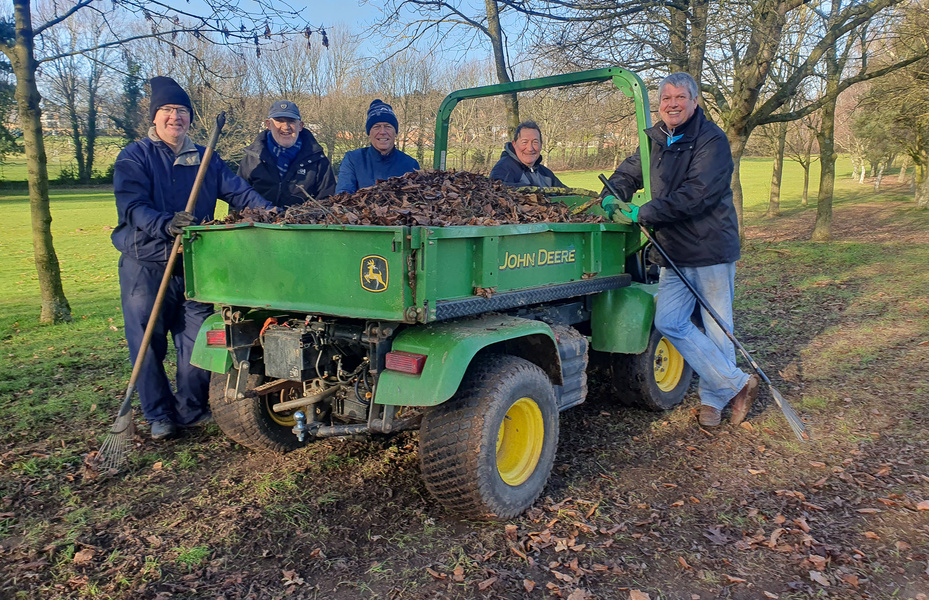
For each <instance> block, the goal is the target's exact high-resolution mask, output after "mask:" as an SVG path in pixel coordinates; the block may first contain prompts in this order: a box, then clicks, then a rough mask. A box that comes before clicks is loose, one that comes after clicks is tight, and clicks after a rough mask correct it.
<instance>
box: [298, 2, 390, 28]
mask: <svg viewBox="0 0 929 600" xmlns="http://www.w3.org/2000/svg"><path fill="white" fill-rule="evenodd" d="M304 14H305V15H306V18H307V20H309V21H310V22H311V23H313V24H314V25H322V26H324V27H331V26H332V25H335V24H337V23H345V24H346V25H348V26H349V27H352V26H354V25H361V24H363V23H364V22H365V21H371V20H372V18H376V17H378V16H379V15H380V12H379V11H378V10H377V9H376V8H374V7H372V6H359V4H358V0H309V1H308V2H307V8H306V11H305V12H304Z"/></svg>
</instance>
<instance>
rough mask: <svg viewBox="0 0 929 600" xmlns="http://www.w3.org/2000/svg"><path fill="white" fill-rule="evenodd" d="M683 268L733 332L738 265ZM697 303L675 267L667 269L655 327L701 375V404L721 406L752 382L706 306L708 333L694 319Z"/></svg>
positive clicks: (660, 281) (660, 282)
mask: <svg viewBox="0 0 929 600" xmlns="http://www.w3.org/2000/svg"><path fill="white" fill-rule="evenodd" d="M680 269H681V273H683V275H684V277H686V278H687V280H688V281H690V283H691V284H692V285H693V286H694V287H695V288H696V289H697V291H698V292H699V293H700V295H701V296H703V298H704V300H706V301H707V302H708V303H709V304H710V306H712V307H713V310H715V311H716V314H718V315H719V316H720V318H722V320H723V321H724V322H725V323H726V326H727V327H728V328H729V331H732V300H733V298H734V296H735V263H723V264H719V265H711V266H709V267H681V268H680ZM696 304H697V299H696V298H695V297H694V295H693V294H692V293H691V292H690V290H688V289H687V286H685V285H684V282H683V281H681V278H680V277H678V276H677V274H676V273H675V272H674V271H673V270H671V269H667V268H664V267H662V269H661V276H660V277H659V279H658V304H657V307H656V309H655V328H656V329H658V331H660V332H661V334H662V335H664V336H665V337H666V338H667V339H668V341H670V342H671V343H672V344H674V347H675V348H677V350H678V352H680V353H681V356H683V357H684V360H686V361H687V363H688V364H690V366H691V367H693V369H694V371H696V372H697V375H699V376H700V385H699V387H698V392H699V394H700V402H701V403H702V404H706V405H709V406H712V407H713V408H716V409H720V410H722V409H723V408H725V406H726V405H727V404H728V403H729V401H730V400H732V398H733V397H734V396H735V395H736V394H738V393H739V391H740V390H741V389H742V388H743V387H745V384H746V383H748V375H747V374H745V373H744V372H742V370H740V369H739V368H738V367H736V364H735V346H733V345H732V342H730V341H729V338H727V337H726V334H725V333H723V330H722V329H720V328H719V326H718V325H716V321H714V320H713V317H711V316H710V315H709V313H707V312H706V310H704V309H703V308H701V309H700V311H701V314H702V315H703V326H704V329H705V330H706V333H703V332H701V331H700V330H699V329H697V327H696V326H695V325H694V324H693V323H692V322H691V321H690V317H691V315H692V314H693V311H694V306H695V305H696Z"/></svg>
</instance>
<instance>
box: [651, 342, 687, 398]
mask: <svg viewBox="0 0 929 600" xmlns="http://www.w3.org/2000/svg"><path fill="white" fill-rule="evenodd" d="M683 372H684V357H683V356H681V353H680V352H678V351H677V348H675V347H674V346H672V345H671V342H669V341H668V338H664V337H663V338H661V339H660V340H658V345H657V346H656V347H655V383H657V384H658V389H660V390H661V391H662V392H670V391H671V390H673V389H674V388H676V387H677V386H678V384H679V383H680V382H681V374H682V373H683Z"/></svg>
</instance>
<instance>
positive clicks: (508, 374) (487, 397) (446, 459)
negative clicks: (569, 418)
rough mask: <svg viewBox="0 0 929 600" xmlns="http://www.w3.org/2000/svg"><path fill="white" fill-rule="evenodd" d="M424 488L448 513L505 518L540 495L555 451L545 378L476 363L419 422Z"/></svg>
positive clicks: (519, 366) (524, 364)
mask: <svg viewBox="0 0 929 600" xmlns="http://www.w3.org/2000/svg"><path fill="white" fill-rule="evenodd" d="M419 440H420V441H419V443H420V461H421V465H422V472H423V479H425V481H426V487H427V488H428V489H429V492H430V493H432V495H433V496H435V497H436V499H438V500H439V502H441V503H442V504H443V505H444V506H445V507H446V508H448V509H449V510H452V511H455V512H457V513H460V514H461V515H462V516H465V517H471V518H478V519H488V518H489V519H493V518H496V519H510V518H513V517H515V516H517V515H519V514H520V513H522V512H523V511H524V510H526V509H527V508H529V506H530V505H532V503H533V502H534V501H535V499H536V498H538V497H539V494H541V493H542V489H543V488H544V487H545V483H546V482H547V481H548V476H549V474H550V473H551V470H552V464H553V463H554V461H555V451H556V450H557V448H558V407H557V405H556V403H555V392H554V390H553V389H552V383H551V381H550V380H549V378H548V376H547V375H546V374H545V372H544V371H543V370H542V369H540V368H539V367H537V366H536V365H534V364H532V363H531V362H529V361H527V360H524V359H522V358H518V357H515V356H508V355H485V356H481V357H478V358H476V359H475V360H474V361H473V362H472V363H471V366H470V367H468V372H467V373H466V374H465V377H464V380H463V381H462V382H461V386H460V387H459V389H458V393H457V394H455V396H453V397H452V398H451V399H450V400H448V401H447V402H445V403H444V404H440V405H439V406H434V407H432V408H430V409H429V410H428V411H426V413H425V414H424V415H423V423H422V427H421V429H420V434H419Z"/></svg>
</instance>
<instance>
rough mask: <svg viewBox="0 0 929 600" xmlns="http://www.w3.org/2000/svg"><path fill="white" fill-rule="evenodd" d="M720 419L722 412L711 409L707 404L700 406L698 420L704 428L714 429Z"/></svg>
mask: <svg viewBox="0 0 929 600" xmlns="http://www.w3.org/2000/svg"><path fill="white" fill-rule="evenodd" d="M722 418H723V411H721V410H719V409H718V408H713V407H712V406H709V405H707V404H701V405H700V418H699V419H698V420H699V422H700V424H701V425H703V426H704V427H716V426H718V425H719V422H720V421H722Z"/></svg>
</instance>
